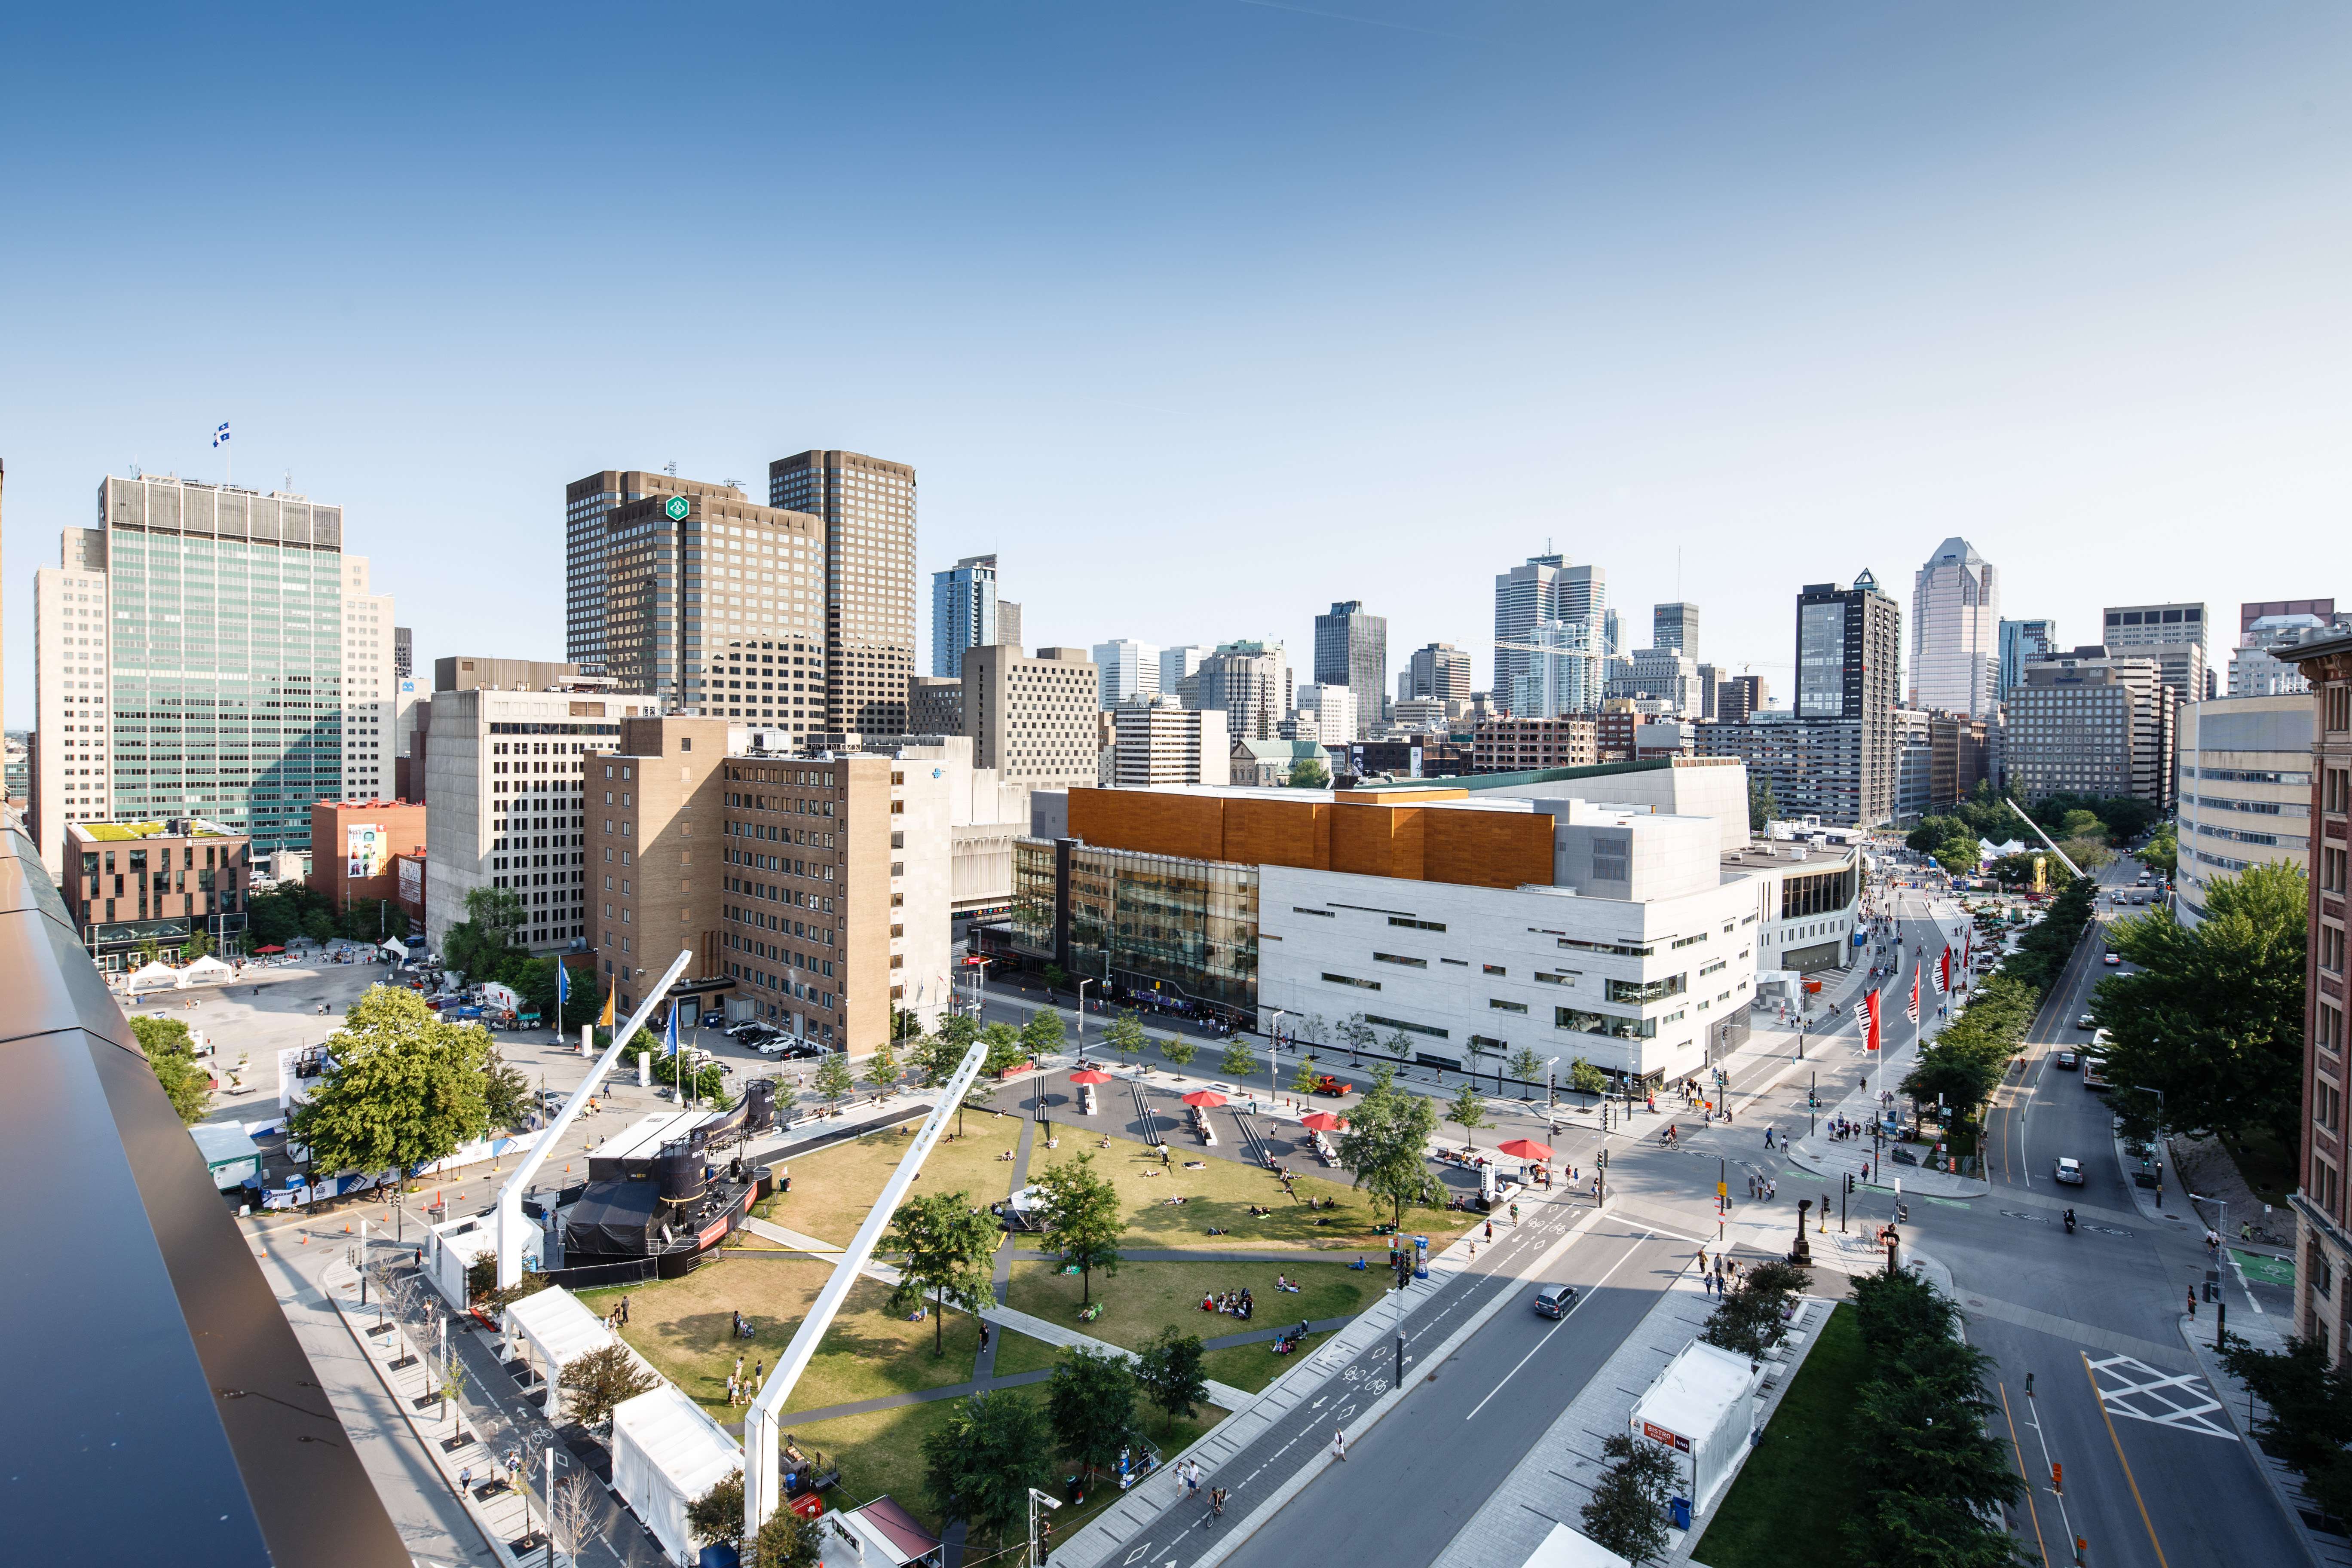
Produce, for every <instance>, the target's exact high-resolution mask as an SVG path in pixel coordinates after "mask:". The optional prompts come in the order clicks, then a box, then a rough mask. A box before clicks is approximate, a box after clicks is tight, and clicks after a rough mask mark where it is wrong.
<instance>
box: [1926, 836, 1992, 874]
mask: <svg viewBox="0 0 2352 1568" xmlns="http://www.w3.org/2000/svg"><path fill="white" fill-rule="evenodd" d="M1983 854H1984V847H1983V846H1982V845H1981V844H1979V843H1978V842H1977V839H1976V836H1975V835H1974V834H1971V833H1967V832H1961V833H1956V834H1954V835H1953V836H1952V837H1949V838H1947V839H1946V840H1944V842H1943V843H1941V844H1939V845H1937V847H1936V849H1935V856H1936V864H1937V865H1938V866H1941V867H1942V868H1944V869H1945V870H1947V871H1973V870H1975V869H1976V868H1977V864H1978V861H1979V859H1980V858H1982V856H1983Z"/></svg>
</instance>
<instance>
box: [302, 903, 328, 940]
mask: <svg viewBox="0 0 2352 1568" xmlns="http://www.w3.org/2000/svg"><path fill="white" fill-rule="evenodd" d="M302 934H303V935H304V936H307V937H309V938H310V940H311V941H312V942H318V943H320V945H321V946H323V945H325V944H326V943H328V942H332V941H334V940H335V917H334V916H333V915H331V914H329V913H328V912H327V911H326V910H311V911H310V914H308V915H307V916H305V917H304V918H303V921H302Z"/></svg>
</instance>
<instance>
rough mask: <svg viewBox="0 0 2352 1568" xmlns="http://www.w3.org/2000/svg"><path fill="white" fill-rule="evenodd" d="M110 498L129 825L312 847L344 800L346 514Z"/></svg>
mask: <svg viewBox="0 0 2352 1568" xmlns="http://www.w3.org/2000/svg"><path fill="white" fill-rule="evenodd" d="M98 501H99V524H100V527H101V528H103V529H104V530H105V531H106V534H107V539H106V555H105V559H106V575H107V599H108V605H107V610H108V627H109V637H108V641H109V644H110V650H111V653H112V661H111V663H112V671H111V675H110V679H111V681H112V689H113V708H114V711H113V713H112V715H111V729H112V731H113V742H114V744H113V769H114V811H115V815H116V816H118V817H120V818H121V819H123V820H126V821H131V820H150V821H168V820H170V819H172V818H175V817H187V816H201V817H205V818H206V819H208V820H210V821H212V822H215V823H216V824H218V825H219V826H222V827H224V828H226V829H227V830H228V831H230V832H232V833H243V834H247V835H249V836H250V837H251V838H252V840H253V850H254V853H255V855H256V857H257V858H258V857H259V856H262V855H265V854H268V852H270V851H272V850H278V849H294V850H303V849H308V848H310V803H311V802H312V801H315V800H333V799H335V798H337V797H338V796H340V795H341V793H342V718H341V714H342V691H343V688H342V675H343V668H342V666H343V659H342V599H341V594H342V565H343V561H342V529H343V514H342V509H341V507H332V506H317V505H313V504H312V503H311V502H310V500H307V499H306V498H304V497H301V496H294V495H283V494H272V495H266V496H265V495H260V494H257V493H256V492H254V491H251V490H241V489H227V488H225V487H219V486H214V485H205V484H199V483H196V482H194V480H187V479H152V478H144V477H142V478H138V479H108V480H106V481H105V483H104V484H103V485H101V486H100V490H99V497H98Z"/></svg>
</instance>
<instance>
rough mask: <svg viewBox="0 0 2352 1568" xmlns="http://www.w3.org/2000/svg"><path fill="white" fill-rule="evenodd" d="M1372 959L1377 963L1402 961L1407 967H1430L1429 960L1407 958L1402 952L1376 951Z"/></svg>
mask: <svg viewBox="0 0 2352 1568" xmlns="http://www.w3.org/2000/svg"><path fill="white" fill-rule="evenodd" d="M1372 961H1373V962H1374V963H1401V964H1403V965H1404V966H1405V967H1406V968H1407V969H1427V968H1428V967H1429V960H1427V959H1425V958H1407V957H1405V956H1404V955H1403V954H1402V953H1400V952H1376V953H1374V954H1372Z"/></svg>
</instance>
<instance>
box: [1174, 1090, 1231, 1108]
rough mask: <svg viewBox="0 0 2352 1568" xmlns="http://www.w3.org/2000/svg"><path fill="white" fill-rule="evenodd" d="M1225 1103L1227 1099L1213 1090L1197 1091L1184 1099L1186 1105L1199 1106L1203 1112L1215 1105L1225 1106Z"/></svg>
mask: <svg viewBox="0 0 2352 1568" xmlns="http://www.w3.org/2000/svg"><path fill="white" fill-rule="evenodd" d="M1224 1102H1225V1097H1224V1096H1223V1095H1222V1094H1219V1093H1218V1092H1217V1091H1216V1090H1215V1089H1194V1090H1193V1091H1192V1093H1190V1094H1188V1095H1186V1096H1185V1097H1184V1103H1185V1104H1187V1105H1197V1106H1199V1107H1200V1108H1201V1109H1202V1110H1207V1109H1208V1108H1209V1107H1211V1106H1213V1105H1223V1103H1224Z"/></svg>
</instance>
